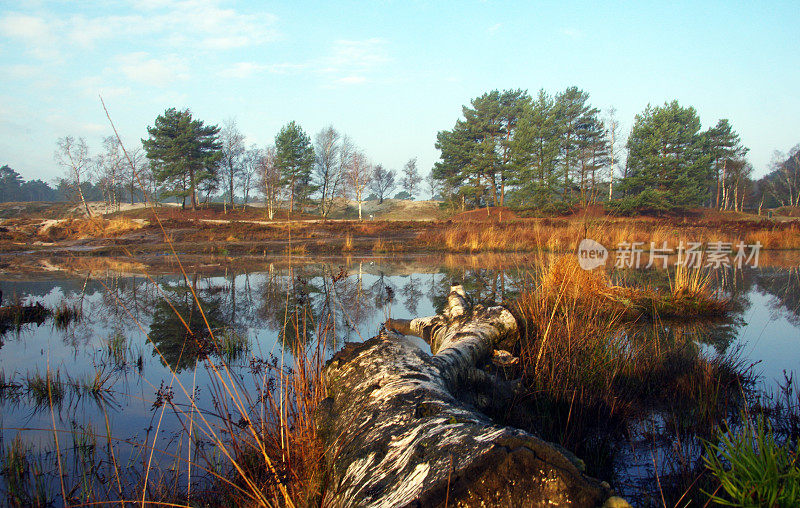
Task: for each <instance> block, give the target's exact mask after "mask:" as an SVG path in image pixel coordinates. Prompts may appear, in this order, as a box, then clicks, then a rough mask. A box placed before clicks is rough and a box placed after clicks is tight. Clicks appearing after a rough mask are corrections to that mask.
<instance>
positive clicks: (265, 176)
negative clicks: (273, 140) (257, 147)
mask: <svg viewBox="0 0 800 508" xmlns="http://www.w3.org/2000/svg"><path fill="white" fill-rule="evenodd" d="M259 167H260V168H261V170H260V174H261V193H262V194H263V195H264V202H265V204H266V207H267V218H268V219H269V220H272V219H274V218H275V209H276V208H277V206H278V201H279V200H280V198H281V195H282V193H283V190H284V188H285V185H284V184H283V179H282V178H281V170H280V168H279V167H278V166H277V164H275V147H273V146H270V147H268V148H267V149H266V150H264V152H263V154H262V156H261V157H260V159H259Z"/></svg>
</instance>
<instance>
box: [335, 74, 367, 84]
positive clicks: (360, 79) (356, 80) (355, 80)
mask: <svg viewBox="0 0 800 508" xmlns="http://www.w3.org/2000/svg"><path fill="white" fill-rule="evenodd" d="M366 81H367V78H365V77H364V76H345V77H343V78H339V79H337V80H336V81H335V82H336V83H338V84H341V85H358V84H360V83H366Z"/></svg>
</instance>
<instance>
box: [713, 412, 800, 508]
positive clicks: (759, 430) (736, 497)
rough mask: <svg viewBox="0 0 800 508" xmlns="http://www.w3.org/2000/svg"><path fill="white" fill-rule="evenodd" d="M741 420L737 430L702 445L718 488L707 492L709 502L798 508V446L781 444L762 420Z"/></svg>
mask: <svg viewBox="0 0 800 508" xmlns="http://www.w3.org/2000/svg"><path fill="white" fill-rule="evenodd" d="M743 420H744V424H743V425H742V426H741V427H740V428H739V429H738V430H733V429H728V430H726V431H720V432H719V433H718V435H717V439H716V442H710V441H706V442H704V447H705V451H706V453H705V455H704V456H703V460H704V462H705V464H706V467H708V469H709V470H710V471H711V473H712V474H713V475H714V477H716V479H717V480H718V481H719V485H720V488H719V489H716V490H715V491H713V492H706V494H707V495H708V496H709V499H710V500H711V501H713V502H714V503H716V504H720V505H726V506H743V507H745V506H770V507H772V506H777V507H790V506H798V505H800V462H798V460H799V459H800V444H798V443H797V441H795V442H794V443H792V442H791V441H786V442H783V443H780V442H779V441H778V440H776V438H775V435H774V432H773V429H772V425H771V424H770V423H769V421H768V420H766V419H765V418H763V417H761V416H756V417H754V418H750V417H748V416H747V415H744V418H743Z"/></svg>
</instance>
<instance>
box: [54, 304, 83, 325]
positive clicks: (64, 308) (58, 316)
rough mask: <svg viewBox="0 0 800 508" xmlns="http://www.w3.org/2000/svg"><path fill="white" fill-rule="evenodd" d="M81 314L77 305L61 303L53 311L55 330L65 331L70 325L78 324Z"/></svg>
mask: <svg viewBox="0 0 800 508" xmlns="http://www.w3.org/2000/svg"><path fill="white" fill-rule="evenodd" d="M82 317H83V312H82V310H81V308H80V306H78V305H70V304H68V303H66V302H61V304H59V306H58V307H56V309H55V310H54V311H53V324H54V325H55V327H56V330H62V331H63V330H67V329H68V328H69V326H70V325H71V324H72V323H78V322H80V320H81V318H82Z"/></svg>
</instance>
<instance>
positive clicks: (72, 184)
mask: <svg viewBox="0 0 800 508" xmlns="http://www.w3.org/2000/svg"><path fill="white" fill-rule="evenodd" d="M56 146H57V148H56V151H55V154H54V158H55V161H56V164H58V165H59V166H61V167H62V168H63V169H64V171H65V172H66V178H65V179H64V182H65V183H66V184H67V186H68V187H69V189H70V190H71V191H72V193H73V195H74V196H76V197H77V199H79V200H80V203H81V204H83V208H84V210H86V216H87V217H91V216H92V212H91V210H89V205H88V204H87V203H86V198H85V197H84V195H83V189H82V188H81V184H82V183H84V182H85V181H86V180H87V179H88V174H89V170H90V168H91V164H92V160H91V157H89V148H88V147H87V146H86V140H85V139H84V138H78V139H77V140H76V139H75V138H73V137H72V136H64V137H63V138H59V140H58V141H57V144H56Z"/></svg>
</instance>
